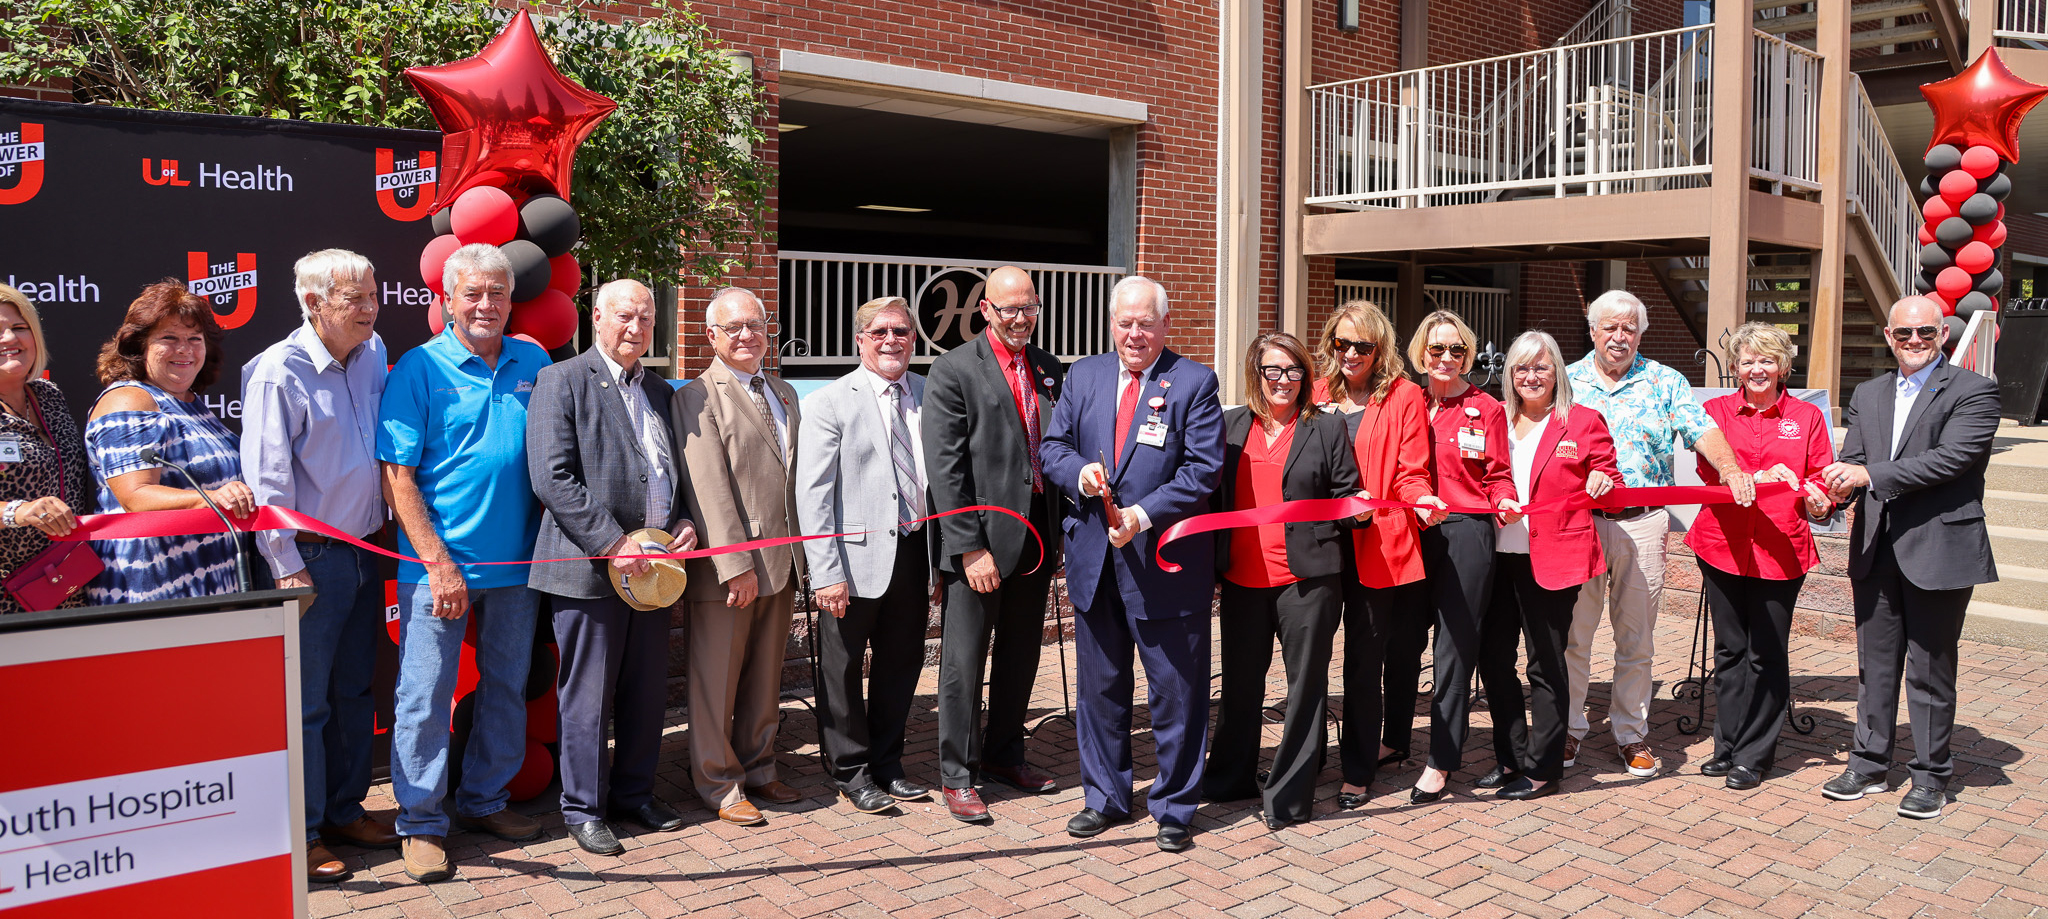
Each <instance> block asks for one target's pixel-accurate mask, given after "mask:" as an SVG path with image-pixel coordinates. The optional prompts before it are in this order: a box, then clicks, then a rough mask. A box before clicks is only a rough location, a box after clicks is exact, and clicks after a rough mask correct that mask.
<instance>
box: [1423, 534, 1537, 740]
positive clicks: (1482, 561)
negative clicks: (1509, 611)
mask: <svg viewBox="0 0 2048 919" xmlns="http://www.w3.org/2000/svg"><path fill="white" fill-rule="evenodd" d="M1493 531H1494V528H1493V517H1492V515H1485V516H1481V515H1478V514H1452V515H1450V517H1449V518H1448V519H1446V520H1445V521H1444V522H1442V523H1439V524H1437V525H1436V526H1433V527H1430V528H1429V529H1426V530H1423V531H1422V567H1423V570H1424V571H1426V572H1427V573H1428V578H1427V579H1426V580H1427V581H1428V583H1429V599H1430V605H1431V606H1432V607H1433V608H1434V609H1435V610H1436V691H1435V693H1434V694H1433V697H1432V698H1431V699H1430V704H1429V765H1430V766H1431V767H1432V768H1436V769H1441V770H1443V771H1445V772H1456V771H1458V767H1459V766H1461V765H1463V764H1464V748H1465V732H1466V730H1467V729H1468V728H1469V727H1470V725H1471V720H1472V677H1473V675H1474V674H1475V673H1476V674H1478V675H1479V676H1481V677H1482V678H1483V679H1485V681H1486V692H1487V695H1488V696H1489V697H1496V698H1497V696H1496V693H1497V692H1505V691H1507V690H1506V687H1505V685H1497V681H1498V677H1499V674H1498V673H1497V672H1495V671H1493V670H1492V669H1490V668H1489V669H1485V670H1482V668H1481V667H1480V643H1481V633H1482V628H1481V626H1482V621H1483V620H1484V619H1485V618H1486V610H1487V603H1488V601H1489V599H1490V597H1491V594H1492V593H1493ZM1510 672H1512V670H1511V671H1510ZM1510 682H1512V681H1510ZM1513 695H1514V696H1516V697H1519V696H1520V695H1521V686H1520V685H1519V684H1517V685H1516V687H1515V689H1514V690H1513Z"/></svg>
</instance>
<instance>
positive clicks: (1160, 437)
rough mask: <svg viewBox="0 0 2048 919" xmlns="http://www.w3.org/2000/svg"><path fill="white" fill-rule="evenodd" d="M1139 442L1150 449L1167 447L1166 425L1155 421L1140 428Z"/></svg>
mask: <svg viewBox="0 0 2048 919" xmlns="http://www.w3.org/2000/svg"><path fill="white" fill-rule="evenodd" d="M1138 442H1139V443H1141V444H1144V445H1145V446H1148V447H1164V446H1166V425H1165V424H1164V423H1163V422H1156V421H1155V422H1152V423H1151V424H1147V425H1145V426H1144V427H1141V428H1139V429H1138Z"/></svg>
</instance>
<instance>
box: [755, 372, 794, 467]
mask: <svg viewBox="0 0 2048 919" xmlns="http://www.w3.org/2000/svg"><path fill="white" fill-rule="evenodd" d="M747 388H748V389H749V390H752V391H753V393H754V408H756V409H759V410H760V412H761V420H762V421H765V422H767V423H768V436H769V437H771V438H774V440H775V458H776V459H778V460H781V461H783V462H788V461H789V458H788V456H787V455H785V454H786V451H785V450H784V449H783V446H782V432H781V431H780V430H777V429H776V427H775V413H774V412H773V411H770V410H769V408H768V397H767V396H765V395H762V393H761V375H760V374H758V373H757V374H755V375H754V379H753V380H752V381H751V382H749V383H747Z"/></svg>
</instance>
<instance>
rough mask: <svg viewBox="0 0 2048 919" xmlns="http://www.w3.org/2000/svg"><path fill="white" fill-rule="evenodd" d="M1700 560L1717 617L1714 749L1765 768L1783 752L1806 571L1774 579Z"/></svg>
mask: <svg viewBox="0 0 2048 919" xmlns="http://www.w3.org/2000/svg"><path fill="white" fill-rule="evenodd" d="M1699 565H1700V583H1701V584H1702V585H1703V587H1704V588H1705V590H1706V592H1707V609H1708V611H1709V612H1710V613H1711V614H1712V615H1713V617H1714V756H1715V757H1716V758H1726V759H1730V760H1733V761H1734V762H1735V765H1738V766H1746V767H1748V768H1750V769H1754V770H1756V774H1757V775H1763V774H1764V773H1767V772H1769V771H1771V763H1773V762H1775V761H1776V760H1777V758H1778V734H1779V732H1780V731H1782V730H1784V726H1785V718H1784V715H1785V703H1786V702H1787V701H1788V700H1790V699H1791V698H1792V660H1791V657H1790V647H1789V646H1790V642H1791V638H1792V607H1793V606H1794V605H1795V604H1796V603H1797V602H1798V600H1799V587H1800V585H1802V584H1805V583H1806V576H1805V575H1803V574H1802V575H1800V576H1799V577H1796V578H1793V579H1791V580H1789V581H1774V580H1768V579H1765V578H1752V577H1745V576H1743V575H1739V574H1733V573H1731V572H1727V571H1722V570H1721V569H1719V568H1716V567H1714V566H1712V565H1709V564H1707V563H1706V561H1705V560H1701V561H1700V563H1699Z"/></svg>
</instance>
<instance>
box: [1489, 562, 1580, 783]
mask: <svg viewBox="0 0 2048 919" xmlns="http://www.w3.org/2000/svg"><path fill="white" fill-rule="evenodd" d="M1580 586H1582V585H1578V584H1574V585H1572V586H1570V587H1567V588H1565V589H1563V590H1551V589H1549V588H1547V587H1544V586H1543V585H1541V584H1538V583H1536V571H1535V568H1534V567H1533V565H1532V561H1531V559H1530V557H1529V553H1527V552H1496V553H1494V556H1493V604H1492V606H1491V607H1490V610H1489V612H1488V614H1487V621H1488V623H1489V625H1488V626H1487V629H1488V631H1487V632H1486V636H1485V638H1483V639H1482V642H1483V643H1484V644H1485V646H1486V651H1485V653H1486V655H1487V657H1488V658H1489V660H1488V663H1487V665H1486V666H1487V667H1489V668H1492V670H1493V671H1494V672H1499V671H1500V670H1501V668H1503V667H1504V668H1505V670H1506V675H1505V677H1497V678H1496V679H1495V680H1494V681H1492V682H1488V683H1487V684H1486V704H1487V708H1488V709H1490V710H1491V711H1492V712H1493V746H1494V751H1495V755H1497V756H1499V757H1500V763H1501V765H1503V766H1507V767H1509V768H1513V769H1519V770H1521V771H1522V772H1524V773H1526V774H1527V775H1528V776H1529V778H1531V779H1534V780H1536V781H1539V782H1555V781H1557V780H1558V779H1559V778H1562V777H1563V776H1564V742H1565V738H1566V737H1567V736H1568V733H1567V731H1568V729H1569V728H1570V727H1571V724H1570V720H1569V719H1568V717H1567V716H1568V715H1569V714H1570V706H1571V696H1570V693H1569V691H1568V689H1567V687H1569V686H1570V684H1571V681H1570V679H1569V678H1568V677H1567V676H1566V671H1565V663H1564V649H1565V646H1566V645H1567V644H1568V643H1569V642H1570V641H1571V635H1572V606H1573V604H1576V603H1577V602H1579V587H1580ZM1517 633H1520V634H1521V635H1522V636H1523V637H1524V639H1525V640H1526V642H1527V647H1528V650H1529V698H1528V706H1529V711H1528V714H1527V716H1526V717H1525V716H1524V714H1523V712H1522V705H1523V699H1522V684H1521V683H1520V682H1519V681H1517V680H1516V678H1515V675H1514V672H1515V636H1516V634H1517ZM1503 635H1504V636H1506V638H1505V640H1503V639H1502V636H1503ZM1481 672H1482V673H1485V672H1487V671H1486V670H1482V671H1481ZM1532 725H1533V728H1532Z"/></svg>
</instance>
